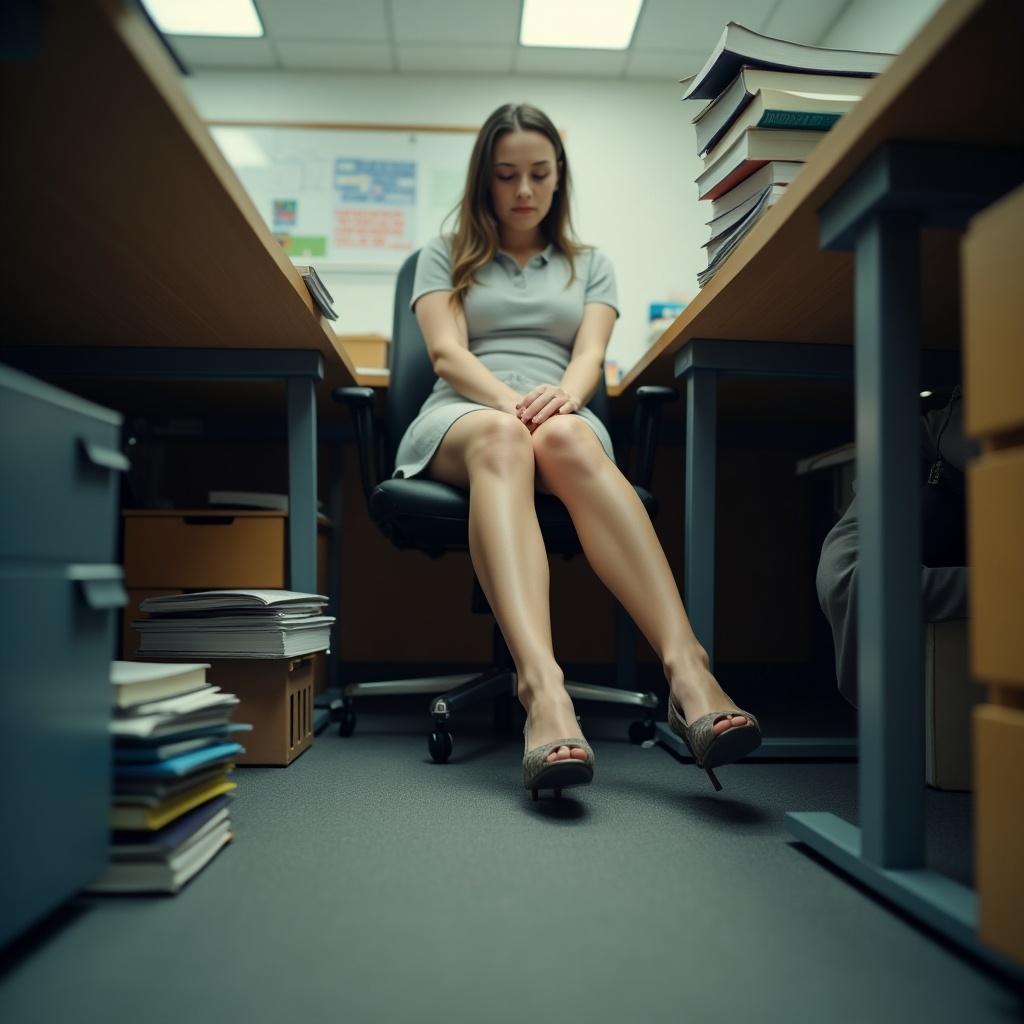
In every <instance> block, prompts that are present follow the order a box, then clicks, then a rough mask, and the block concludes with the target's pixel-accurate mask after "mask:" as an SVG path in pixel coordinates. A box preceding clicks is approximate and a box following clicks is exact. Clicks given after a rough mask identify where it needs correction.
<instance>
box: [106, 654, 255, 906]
mask: <svg viewBox="0 0 1024 1024" xmlns="http://www.w3.org/2000/svg"><path fill="white" fill-rule="evenodd" d="M207 668H209V665H205V664H174V665H169V664H157V663H149V662H130V661H115V662H113V663H112V665H111V673H110V680H111V683H112V684H113V688H114V709H115V710H114V717H113V720H112V721H111V732H112V733H113V739H114V803H113V807H112V809H111V829H112V831H111V842H110V864H109V867H108V868H107V871H106V872H105V873H104V874H103V875H102V876H101V877H100V878H99V879H98V880H97V881H96V882H95V883H93V885H92V886H91V887H90V888H91V891H93V892H106V893H117V892H119V893H141V892H164V893H175V892H177V891H178V890H179V889H180V888H181V887H182V886H183V885H184V884H185V883H186V882H188V881H189V880H190V879H191V878H193V877H194V876H195V875H196V874H198V873H199V871H201V870H202V869H203V868H204V867H205V866H206V865H207V864H208V863H209V862H210V861H211V860H212V859H213V858H214V856H215V855H216V854H217V852H218V851H219V850H220V849H221V848H222V847H223V846H225V845H226V844H227V843H229V842H230V841H231V839H232V838H233V836H232V832H231V822H230V819H229V814H228V803H229V801H230V799H231V791H232V790H233V789H234V788H235V783H233V782H231V781H230V779H229V778H228V776H229V775H230V773H231V771H232V770H233V768H234V763H233V759H234V758H235V757H237V756H238V754H240V753H244V752H245V751H244V748H243V747H242V746H241V745H240V744H238V743H236V742H235V741H234V739H233V736H234V735H235V734H236V733H239V732H244V731H246V730H248V729H250V728H251V726H249V725H245V724H241V723H229V721H228V719H229V717H230V715H231V713H232V710H233V709H234V707H235V705H237V704H238V699H237V698H236V697H234V696H232V695H231V694H228V693H221V692H220V689H219V688H218V687H215V686H210V685H209V684H208V683H207V682H206V670H207Z"/></svg>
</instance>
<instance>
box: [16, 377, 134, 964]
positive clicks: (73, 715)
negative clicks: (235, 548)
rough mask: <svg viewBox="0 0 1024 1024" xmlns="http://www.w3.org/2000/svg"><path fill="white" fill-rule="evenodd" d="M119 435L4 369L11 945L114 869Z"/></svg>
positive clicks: (102, 414)
mask: <svg viewBox="0 0 1024 1024" xmlns="http://www.w3.org/2000/svg"><path fill="white" fill-rule="evenodd" d="M120 426H121V418H120V416H119V415H117V414H116V413H113V412H110V411H108V410H106V409H102V408H100V407H99V406H96V405H93V404H91V403H89V402H85V401H82V400H80V399H78V398H76V397H75V396H73V395H70V394H67V393H66V392H64V391H61V390H60V389H58V388H54V387H51V386H50V385H48V384H44V383H42V382H41V381H37V380H35V379H33V378H32V377H29V376H26V375H25V374H21V373H18V372H16V371H13V370H10V369H9V368H7V367H2V366H0V480H2V487H3V500H2V503H0V616H2V621H3V633H4V636H3V642H2V644H0V681H2V682H0V685H2V687H3V713H2V714H0V776H2V778H3V779H4V785H3V786H2V787H0V833H2V834H3V835H4V837H5V841H4V842H3V843H0V907H3V913H2V914H0V944H6V943H8V942H9V941H11V940H12V939H13V938H14V937H15V936H17V935H18V934H19V933H20V932H22V931H23V930H24V929H25V928H27V927H29V926H30V925H32V924H33V923H35V922H36V921H38V920H39V919H40V918H42V917H43V916H44V915H45V914H47V913H48V912H49V911H51V910H53V909H54V908H55V907H56V906H57V905H58V904H60V903H61V902H63V901H64V900H66V899H67V898H69V897H70V896H72V895H73V894H74V893H75V892H76V891H78V890H79V889H81V888H82V887H84V886H86V885H88V884H89V883H90V882H92V881H93V880H94V879H95V878H96V877H97V876H98V875H99V874H100V873H101V872H102V871H103V869H104V867H105V866H106V860H107V837H108V821H109V816H110V796H111V794H110V776H111V744H110V717H111V708H112V699H111V686H110V661H111V659H112V658H113V657H114V643H115V635H116V613H117V609H119V608H120V607H121V606H122V605H123V604H124V602H125V598H126V595H125V591H124V586H123V580H122V572H121V567H120V566H119V565H115V564H114V558H115V530H116V523H117V500H118V478H119V473H120V472H121V471H123V470H124V469H126V468H127V465H128V463H127V460H126V459H125V458H124V456H123V455H122V454H121V452H120V448H119V445H120Z"/></svg>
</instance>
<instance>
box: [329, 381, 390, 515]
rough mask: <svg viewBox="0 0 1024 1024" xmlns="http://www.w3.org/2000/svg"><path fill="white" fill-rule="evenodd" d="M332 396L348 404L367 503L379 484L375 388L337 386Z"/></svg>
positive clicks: (360, 475)
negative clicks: (374, 414)
mask: <svg viewBox="0 0 1024 1024" xmlns="http://www.w3.org/2000/svg"><path fill="white" fill-rule="evenodd" d="M331 398H333V399H334V400H335V401H336V402H342V403H344V404H345V405H347V406H348V409H349V413H350V414H351V415H352V426H353V427H354V428H355V432H356V450H357V451H358V452H359V477H360V479H361V481H362V484H363V495H364V496H365V497H366V502H367V505H369V502H370V495H371V494H372V493H373V489H374V488H375V487H376V486H377V484H378V482H379V481H378V474H377V460H376V451H377V430H376V427H375V426H374V422H373V388H335V389H334V391H333V392H332V393H331Z"/></svg>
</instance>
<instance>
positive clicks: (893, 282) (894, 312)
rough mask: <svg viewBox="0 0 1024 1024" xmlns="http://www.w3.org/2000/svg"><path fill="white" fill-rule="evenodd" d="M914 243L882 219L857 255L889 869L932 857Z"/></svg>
mask: <svg viewBox="0 0 1024 1024" xmlns="http://www.w3.org/2000/svg"><path fill="white" fill-rule="evenodd" d="M919 239H920V224H919V218H918V217H917V216H915V215H913V214H905V213H903V214H897V213H883V214H878V215H876V216H875V217H873V218H872V219H871V220H870V221H869V222H868V223H867V224H866V225H865V226H864V227H863V228H862V229H861V231H860V233H859V236H858V238H857V248H856V274H857V277H856V281H857V284H856V347H855V351H854V359H855V367H856V388H857V394H856V414H857V452H858V455H857V504H858V514H859V516H860V557H859V565H858V570H857V571H858V574H859V577H860V579H859V583H858V591H859V593H858V599H859V600H858V605H857V615H858V623H859V626H858V637H857V659H858V665H859V671H858V693H859V695H860V696H859V700H860V707H859V728H860V742H861V758H860V769H859V771H860V819H861V851H862V853H863V855H864V857H866V858H867V859H868V860H870V861H872V862H874V863H875V864H878V865H879V866H880V867H886V868H914V867H921V866H923V865H924V853H925V851H924V792H925V787H924V778H923V770H922V766H923V765H924V745H925V744H924V715H923V714H922V713H921V709H922V708H923V707H924V703H925V701H924V652H923V638H922V626H921V558H920V550H921V528H920V522H919V505H920V484H919V472H920V470H919V460H920V455H919V449H920V443H921V442H920V437H919V427H918V404H919V403H918V387H919V385H918V381H919V373H918V349H919V347H920V320H921V316H920V299H919V294H920V283H919V282H920V242H919ZM883 439H884V442H883Z"/></svg>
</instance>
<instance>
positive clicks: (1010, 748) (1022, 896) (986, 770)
mask: <svg viewBox="0 0 1024 1024" xmlns="http://www.w3.org/2000/svg"><path fill="white" fill-rule="evenodd" d="M974 783H975V796H974V865H975V887H976V889H977V892H978V937H979V938H980V939H981V941H982V942H984V943H985V944H986V945H987V946H991V947H992V948H993V949H994V950H997V951H998V952H999V953H1001V954H1002V955H1003V956H1005V957H1007V958H1008V959H1010V960H1012V961H1014V962H1015V963H1018V964H1020V965H1022V966H1024V885H1022V884H1021V881H1022V874H1024V815H1022V814H1021V813H1020V794H1021V792H1024V710H1021V709H1019V708H1009V707H996V706H995V705H992V704H982V705H981V706H980V707H978V708H976V709H975V711H974Z"/></svg>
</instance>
